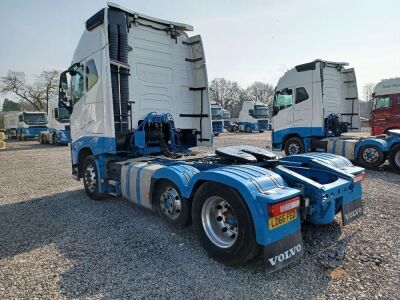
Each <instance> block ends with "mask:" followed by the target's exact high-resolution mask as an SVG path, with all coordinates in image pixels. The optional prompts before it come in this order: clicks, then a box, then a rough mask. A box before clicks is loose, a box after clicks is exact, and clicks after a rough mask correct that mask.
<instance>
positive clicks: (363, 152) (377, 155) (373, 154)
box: [358, 145, 385, 168]
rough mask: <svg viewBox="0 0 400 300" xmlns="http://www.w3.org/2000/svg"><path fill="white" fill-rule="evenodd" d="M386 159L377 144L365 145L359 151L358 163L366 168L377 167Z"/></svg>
mask: <svg viewBox="0 0 400 300" xmlns="http://www.w3.org/2000/svg"><path fill="white" fill-rule="evenodd" d="M384 161H385V155H384V153H383V152H382V150H381V149H379V148H378V147H377V146H374V145H371V146H363V147H361V149H360V151H359V153H358V163H359V164H360V165H361V166H362V167H364V168H377V167H379V166H380V165H381V164H383V162H384Z"/></svg>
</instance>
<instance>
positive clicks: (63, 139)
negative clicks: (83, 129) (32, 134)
mask: <svg viewBox="0 0 400 300" xmlns="http://www.w3.org/2000/svg"><path fill="white" fill-rule="evenodd" d="M47 116H48V130H47V131H42V132H40V134H39V136H38V140H39V142H40V143H41V144H47V143H52V144H58V145H66V144H68V143H70V142H71V129H70V123H69V111H68V110H67V109H66V108H65V107H62V106H61V107H59V103H58V96H54V97H51V98H50V99H49V103H48V108H47Z"/></svg>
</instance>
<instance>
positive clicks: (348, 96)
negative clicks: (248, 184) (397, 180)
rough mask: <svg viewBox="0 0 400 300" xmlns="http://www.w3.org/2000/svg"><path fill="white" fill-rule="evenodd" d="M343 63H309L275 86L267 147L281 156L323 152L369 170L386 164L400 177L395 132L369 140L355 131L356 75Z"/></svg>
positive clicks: (357, 121) (357, 123) (399, 147)
mask: <svg viewBox="0 0 400 300" xmlns="http://www.w3.org/2000/svg"><path fill="white" fill-rule="evenodd" d="M347 65H348V64H347V63H343V62H332V61H325V60H314V61H312V62H310V63H306V64H302V65H298V66H296V67H295V68H293V69H291V70H289V71H287V72H286V73H285V74H284V76H282V77H281V78H280V79H279V81H278V84H277V86H276V92H275V99H274V108H273V117H272V127H273V131H272V148H273V149H274V150H276V151H282V150H284V151H285V153H286V155H293V154H299V153H305V152H313V151H320V152H329V153H334V154H339V155H342V156H345V157H347V158H348V159H349V160H351V161H354V162H356V163H358V164H360V165H361V166H363V167H368V168H374V167H378V166H380V165H382V164H383V163H384V162H385V161H386V160H388V161H389V164H390V165H391V167H392V168H393V169H394V170H397V171H399V172H400V131H399V130H389V131H388V134H387V135H381V136H375V137H370V138H355V137H350V136H343V135H342V134H343V133H346V132H349V133H351V132H355V131H359V130H360V115H359V111H360V108H359V102H358V101H359V100H358V90H357V81H356V75H355V71H354V69H353V68H346V66H347Z"/></svg>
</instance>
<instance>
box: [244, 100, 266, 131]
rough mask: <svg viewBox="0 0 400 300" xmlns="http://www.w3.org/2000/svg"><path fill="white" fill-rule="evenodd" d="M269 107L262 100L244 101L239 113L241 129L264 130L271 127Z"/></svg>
mask: <svg viewBox="0 0 400 300" xmlns="http://www.w3.org/2000/svg"><path fill="white" fill-rule="evenodd" d="M268 117H269V113H268V107H267V106H266V105H265V104H264V103H262V102H254V101H244V102H243V104H242V109H241V110H240V113H239V124H238V125H239V131H243V132H247V133H250V132H253V131H258V132H264V131H265V130H268V129H269V119H268Z"/></svg>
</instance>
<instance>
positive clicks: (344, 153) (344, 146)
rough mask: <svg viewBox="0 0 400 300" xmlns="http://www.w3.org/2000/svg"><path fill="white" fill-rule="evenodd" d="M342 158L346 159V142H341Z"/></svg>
mask: <svg viewBox="0 0 400 300" xmlns="http://www.w3.org/2000/svg"><path fill="white" fill-rule="evenodd" d="M342 156H344V157H346V141H343V145H342Z"/></svg>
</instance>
